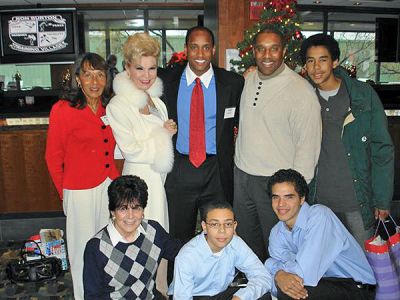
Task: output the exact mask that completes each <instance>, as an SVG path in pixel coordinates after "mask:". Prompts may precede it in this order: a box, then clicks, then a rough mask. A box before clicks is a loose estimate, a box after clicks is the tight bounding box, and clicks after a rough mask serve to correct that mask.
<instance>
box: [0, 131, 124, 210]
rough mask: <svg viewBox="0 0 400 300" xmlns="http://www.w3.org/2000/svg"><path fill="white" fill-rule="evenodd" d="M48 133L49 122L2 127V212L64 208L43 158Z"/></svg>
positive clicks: (0, 133) (0, 146) (0, 175)
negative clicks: (45, 123) (47, 124)
mask: <svg viewBox="0 0 400 300" xmlns="http://www.w3.org/2000/svg"><path fill="white" fill-rule="evenodd" d="M46 137H47V126H46V125H32V126H4V127H0V214H4V213H19V212H24V213H27V212H51V211H62V204H61V201H60V199H59V196H58V193H57V191H56V189H55V187H54V185H53V182H52V180H51V178H50V175H49V173H48V171H47V165H46V162H45V159H44V154H45V148H46ZM122 164H123V162H122V161H118V162H117V165H118V166H119V168H120V169H121V167H122Z"/></svg>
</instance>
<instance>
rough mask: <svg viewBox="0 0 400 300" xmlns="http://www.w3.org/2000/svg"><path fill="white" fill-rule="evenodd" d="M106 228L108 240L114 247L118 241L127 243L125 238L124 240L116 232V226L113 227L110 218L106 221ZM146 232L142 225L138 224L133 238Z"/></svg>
mask: <svg viewBox="0 0 400 300" xmlns="http://www.w3.org/2000/svg"><path fill="white" fill-rule="evenodd" d="M107 230H108V233H109V235H110V240H111V243H112V245H113V246H114V247H115V245H117V244H118V243H119V242H121V243H125V244H129V243H130V242H128V241H127V240H125V239H124V238H123V237H122V235H121V234H120V233H119V232H118V230H117V228H115V226H114V223H113V221H112V220H110V221H109V222H108V225H107ZM141 233H142V234H146V231H145V230H144V228H143V226H142V225H141V224H140V225H139V227H138V230H136V235H135V240H136V239H137V238H138V237H139V235H140V234H141Z"/></svg>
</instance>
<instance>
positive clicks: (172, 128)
mask: <svg viewBox="0 0 400 300" xmlns="http://www.w3.org/2000/svg"><path fill="white" fill-rule="evenodd" d="M164 128H165V129H167V130H168V131H169V133H170V134H171V135H174V134H175V133H176V132H177V131H178V126H177V125H176V123H175V121H174V120H172V119H168V120H167V121H165V122H164Z"/></svg>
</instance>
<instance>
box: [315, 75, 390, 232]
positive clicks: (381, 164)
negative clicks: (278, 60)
mask: <svg viewBox="0 0 400 300" xmlns="http://www.w3.org/2000/svg"><path fill="white" fill-rule="evenodd" d="M334 74H335V76H336V77H339V78H341V79H342V80H343V81H344V83H345V85H346V88H347V91H348V93H349V96H350V108H349V112H348V115H347V117H346V118H345V120H344V123H343V132H342V141H343V145H344V147H345V151H346V153H347V158H348V162H349V166H350V172H351V174H352V177H353V182H354V188H355V192H356V199H357V201H358V203H359V205H360V209H361V214H362V218H363V222H364V227H365V229H368V228H370V227H371V226H372V225H373V224H374V221H375V218H374V208H375V207H376V208H379V209H390V204H391V201H392V197H393V183H394V147H393V143H392V139H391V137H390V135H389V131H388V125H387V118H386V115H385V112H384V109H383V106H382V103H381V101H380V99H379V97H378V95H377V94H376V92H375V90H374V89H373V88H372V87H371V86H370V85H369V84H367V83H364V82H361V81H358V80H356V79H353V78H351V77H349V76H348V74H347V71H346V70H344V69H343V68H336V69H335V70H334ZM316 172H318V170H317V171H316ZM315 192H316V190H315V180H313V182H312V183H311V184H310V199H309V201H310V202H311V203H312V202H315ZM337 197H338V199H340V195H337Z"/></svg>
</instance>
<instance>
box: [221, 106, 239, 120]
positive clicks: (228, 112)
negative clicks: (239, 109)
mask: <svg viewBox="0 0 400 300" xmlns="http://www.w3.org/2000/svg"><path fill="white" fill-rule="evenodd" d="M235 111H236V107H228V108H225V113H224V119H231V118H233V117H234V116H235Z"/></svg>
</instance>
